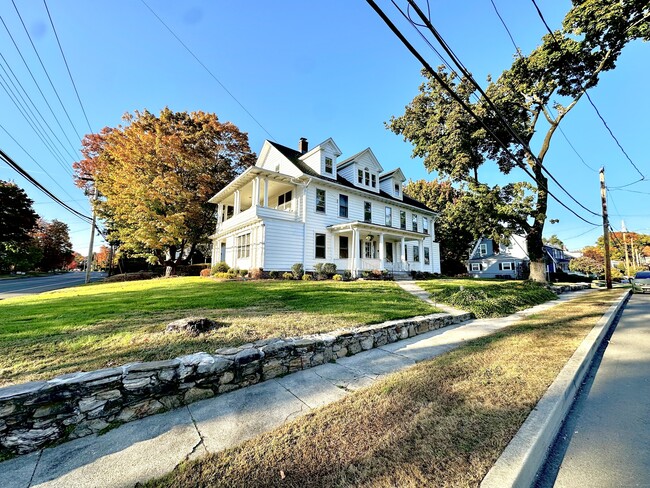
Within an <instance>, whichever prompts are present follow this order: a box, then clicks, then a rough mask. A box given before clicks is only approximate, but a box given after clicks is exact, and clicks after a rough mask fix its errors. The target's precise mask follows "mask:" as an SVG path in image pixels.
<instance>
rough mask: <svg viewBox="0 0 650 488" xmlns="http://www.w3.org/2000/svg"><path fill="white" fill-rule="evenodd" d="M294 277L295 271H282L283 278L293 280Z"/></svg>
mask: <svg viewBox="0 0 650 488" xmlns="http://www.w3.org/2000/svg"><path fill="white" fill-rule="evenodd" d="M293 278H294V276H293V273H289V272H286V273H282V279H283V280H292V279H293Z"/></svg>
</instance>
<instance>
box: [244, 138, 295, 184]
mask: <svg viewBox="0 0 650 488" xmlns="http://www.w3.org/2000/svg"><path fill="white" fill-rule="evenodd" d="M265 144H268V153H266V156H265V157H264V159H260V160H259V161H257V163H256V164H255V166H258V167H260V168H264V169H268V170H269V171H276V170H277V168H278V165H279V167H280V171H279V172H280V173H282V174H285V175H291V176H295V177H299V176H302V172H301V171H300V170H299V169H298V168H296V166H295V165H294V164H293V163H292V162H290V161H288V160H287V158H285V157H284V156H283V155H282V153H281V152H280V151H278V150H277V149H276V148H274V147H273V146H271V145H270V144H269V143H268V142H266V143H265ZM264 149H266V148H264Z"/></svg>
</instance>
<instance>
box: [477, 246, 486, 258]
mask: <svg viewBox="0 0 650 488" xmlns="http://www.w3.org/2000/svg"><path fill="white" fill-rule="evenodd" d="M478 253H479V255H481V256H486V255H487V244H480V245H479V246H478Z"/></svg>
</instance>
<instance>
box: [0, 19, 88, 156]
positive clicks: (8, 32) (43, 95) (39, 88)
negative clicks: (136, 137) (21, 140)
mask: <svg viewBox="0 0 650 488" xmlns="http://www.w3.org/2000/svg"><path fill="white" fill-rule="evenodd" d="M0 21H1V22H2V25H3V26H4V28H5V30H6V31H7V34H9V37H10V38H11V41H12V43H13V45H14V47H15V48H16V50H17V51H18V54H19V56H20V59H22V61H23V64H24V65H25V67H26V68H27V71H28V72H29V75H30V76H31V78H32V81H33V82H34V84H35V85H36V88H37V89H38V92H39V93H40V94H41V97H43V100H44V101H45V104H46V105H47V108H49V109H50V113H51V114H52V116H53V117H54V120H55V121H56V123H57V125H58V126H59V129H61V132H62V133H63V136H64V137H65V139H66V140H67V141H68V144H70V147H71V148H72V152H73V153H74V152H75V149H74V146H73V145H72V141H70V138H69V137H68V134H67V133H66V131H65V130H64V129H63V126H62V125H61V121H59V118H58V117H57V116H56V114H55V113H54V109H53V108H52V106H51V105H50V102H49V101H48V100H47V97H46V96H45V94H44V93H43V90H42V89H41V86H40V85H39V83H38V81H36V77H35V76H34V73H33V72H32V70H31V68H30V67H29V64H28V63H27V61H26V60H25V57H24V56H23V53H22V51H21V50H20V48H19V47H18V44H17V43H16V40H15V39H14V36H13V34H12V33H11V31H10V30H9V27H7V24H6V23H5V21H4V19H3V18H2V15H0ZM73 159H74V158H73Z"/></svg>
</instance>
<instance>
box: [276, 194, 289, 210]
mask: <svg viewBox="0 0 650 488" xmlns="http://www.w3.org/2000/svg"><path fill="white" fill-rule="evenodd" d="M292 197H293V195H292V193H291V190H289V191H288V192H286V193H283V194H282V195H280V196H278V208H279V209H281V210H286V209H287V208H289V209H290V208H291V199H292Z"/></svg>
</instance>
